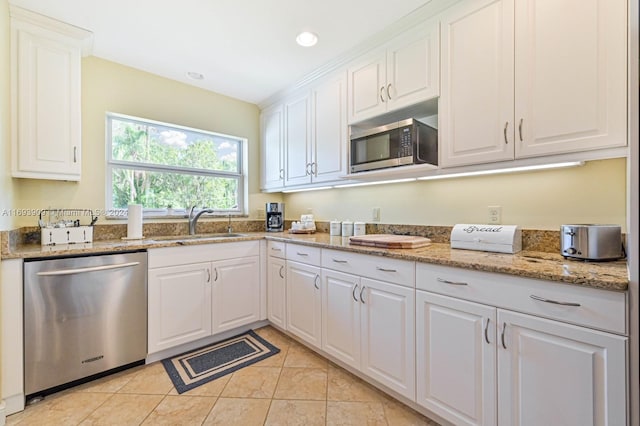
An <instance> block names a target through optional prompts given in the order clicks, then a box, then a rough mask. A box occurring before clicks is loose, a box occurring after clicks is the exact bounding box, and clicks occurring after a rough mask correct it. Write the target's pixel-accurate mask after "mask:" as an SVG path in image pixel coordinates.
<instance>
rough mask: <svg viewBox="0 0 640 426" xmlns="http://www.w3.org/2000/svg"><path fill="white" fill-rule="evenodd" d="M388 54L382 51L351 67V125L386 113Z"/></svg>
mask: <svg viewBox="0 0 640 426" xmlns="http://www.w3.org/2000/svg"><path fill="white" fill-rule="evenodd" d="M386 70H387V60H386V52H385V51H384V50H381V51H379V52H376V53H375V54H373V55H369V56H367V57H365V58H364V59H362V60H360V61H359V62H357V63H355V64H354V65H353V66H351V67H349V70H348V76H349V123H354V122H357V121H361V120H364V119H365V118H369V117H373V116H376V115H379V114H381V113H383V112H385V111H386V109H387V105H386V103H385V102H386V96H387V95H386V93H385V89H386V81H387V75H386V72H387V71H386Z"/></svg>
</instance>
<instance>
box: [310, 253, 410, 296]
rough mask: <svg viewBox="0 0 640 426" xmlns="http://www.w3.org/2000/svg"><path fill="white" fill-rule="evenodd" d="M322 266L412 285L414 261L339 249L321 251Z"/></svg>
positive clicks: (408, 285)
mask: <svg viewBox="0 0 640 426" xmlns="http://www.w3.org/2000/svg"><path fill="white" fill-rule="evenodd" d="M322 267H323V268H327V269H333V270H336V271H341V272H346V273H349V274H353V275H358V276H361V277H367V278H372V279H375V280H380V281H387V282H390V283H394V284H400V285H403V286H407V287H414V284H415V279H414V277H415V275H414V262H410V261H408V260H398V259H390V258H388V257H381V256H371V255H366V254H357V253H350V252H344V251H339V250H326V249H325V250H323V251H322Z"/></svg>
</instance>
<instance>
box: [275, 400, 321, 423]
mask: <svg viewBox="0 0 640 426" xmlns="http://www.w3.org/2000/svg"><path fill="white" fill-rule="evenodd" d="M326 411H327V403H326V402H325V401H294V400H278V399H274V400H273V401H272V402H271V408H269V414H268V415H267V421H266V422H265V425H267V426H324V425H325V420H326V419H325V417H326Z"/></svg>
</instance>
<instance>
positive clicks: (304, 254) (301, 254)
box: [296, 251, 309, 256]
mask: <svg viewBox="0 0 640 426" xmlns="http://www.w3.org/2000/svg"><path fill="white" fill-rule="evenodd" d="M296 254H297V255H298V256H309V253H300V252H299V251H298V252H296Z"/></svg>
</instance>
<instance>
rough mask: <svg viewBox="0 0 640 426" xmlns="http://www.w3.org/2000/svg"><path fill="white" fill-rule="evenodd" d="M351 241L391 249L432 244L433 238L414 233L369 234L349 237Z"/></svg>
mask: <svg viewBox="0 0 640 426" xmlns="http://www.w3.org/2000/svg"><path fill="white" fill-rule="evenodd" d="M349 243H350V244H356V245H361V246H370V247H381V248H389V249H393V248H403V249H412V248H419V247H424V246H428V245H429V244H431V240H430V239H429V238H425V237H416V236H413V235H394V234H369V235H358V236H354V237H349Z"/></svg>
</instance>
